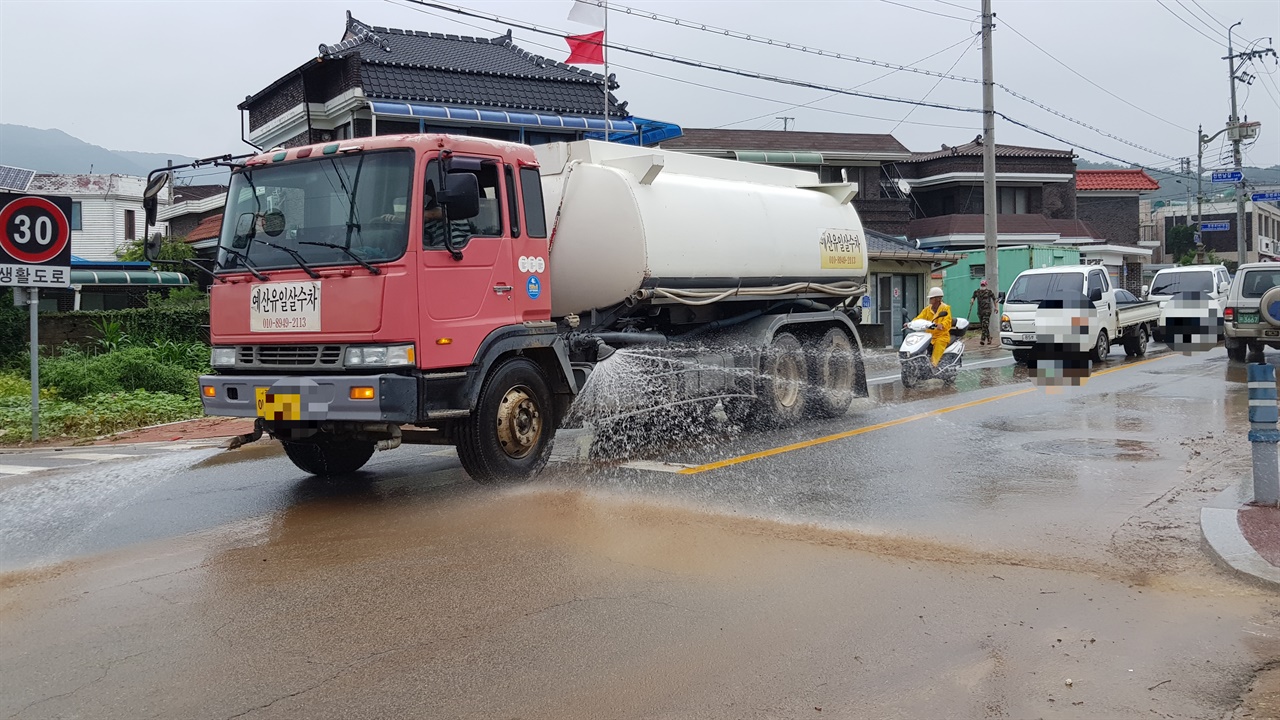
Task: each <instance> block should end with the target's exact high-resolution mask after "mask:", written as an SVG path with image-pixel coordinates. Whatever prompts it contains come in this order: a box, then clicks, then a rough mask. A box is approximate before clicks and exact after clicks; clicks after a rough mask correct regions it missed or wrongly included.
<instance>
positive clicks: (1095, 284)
mask: <svg viewBox="0 0 1280 720" xmlns="http://www.w3.org/2000/svg"><path fill="white" fill-rule="evenodd" d="M1106 287H1107V286H1106V284H1105V283H1104V282H1103V281H1102V273H1100V272H1098V271H1096V270H1095V271H1093V272H1091V273H1089V289H1088V292H1087V294H1088V295H1090V296H1092V295H1093V291H1094V290H1097V291H1098V292H1103V291H1104V290H1106Z"/></svg>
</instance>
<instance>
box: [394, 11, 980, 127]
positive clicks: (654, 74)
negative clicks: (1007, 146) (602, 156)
mask: <svg viewBox="0 0 1280 720" xmlns="http://www.w3.org/2000/svg"><path fill="white" fill-rule="evenodd" d="M414 1H415V0H404V2H414ZM385 2H388V3H390V4H392V5H396V6H399V7H403V8H405V9H406V10H413V11H414V12H419V13H422V14H424V15H430V16H431V17H436V18H440V19H442V20H449V21H450V22H455V23H457V24H459V25H462V26H464V27H469V28H475V29H477V30H483V31H485V32H488V31H489V28H485V27H482V26H480V25H475V24H472V23H468V22H463V21H461V20H457V19H455V18H450V17H447V16H444V15H440V14H438V13H433V12H431V11H429V10H424V9H422V8H420V7H413V6H411V5H405V4H403V3H402V2H396V0H385ZM961 42H967V41H961ZM523 44H524V45H528V46H532V47H539V48H543V49H546V50H552V51H560V50H563V48H558V47H552V46H550V45H544V44H542V43H539V42H534V41H525V42H523ZM958 44H959V43H957V45H958ZM952 47H954V46H952ZM948 49H950V48H948ZM930 57H932V56H930ZM609 65H610V67H618V68H622V69H623V70H630V71H632V72H638V73H641V74H644V75H649V76H652V77H656V78H661V79H663V80H670V81H671V82H678V83H682V84H685V85H692V86H693V87H699V88H703V89H706V90H715V91H717V92H722V93H727V94H729V95H737V96H739V97H745V98H751V99H753V100H764V101H766V102H772V103H785V102H786V101H785V100H778V99H777V98H770V97H765V96H762V95H755V94H753V93H748V92H742V91H740V90H730V89H728V88H724V87H719V86H716V85H708V84H706V83H700V82H696V81H694V80H688V79H686V78H678V77H673V76H671V75H664V74H662V73H659V72H653V71H651V70H642V69H640V68H637V67H632V66H628V65H624V64H622V63H617V62H613V61H610V63H609ZM881 77H885V76H881ZM872 82H874V81H872ZM863 84H864V85H865V84H866V83H863ZM856 87H860V86H856ZM842 94H844V92H843V89H841V90H840V91H838V92H832V93H831V94H829V95H826V96H824V97H821V98H818V100H814V101H813V102H821V101H822V100H826V99H828V98H832V97H836V96H838V95H842ZM794 107H809V109H811V110H817V111H818V112H824V113H829V114H832V115H840V116H843V117H854V118H860V119H863V120H879V121H882V122H897V120H896V119H895V118H887V117H878V116H875V115H863V114H861V113H855V112H848V111H845V110H834V109H831V108H822V107H812V103H806V104H804V105H797V106H794ZM776 112H782V111H781V110H773V111H770V112H768V113H764V114H762V115H757V116H756V117H753V118H748V119H746V120H741V121H738V122H735V123H730V124H731V125H739V124H742V123H746V122H752V121H754V120H760V119H762V118H764V117H767V116H770V115H773V114H774V113H776ZM905 124H907V125H919V126H921V127H940V128H950V129H955V130H969V129H972V126H970V125H950V124H946V123H929V122H919V121H914V120H911V121H906V122H905ZM720 127H727V126H723V125H722V126H720Z"/></svg>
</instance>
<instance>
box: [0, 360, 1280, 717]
mask: <svg viewBox="0 0 1280 720" xmlns="http://www.w3.org/2000/svg"><path fill="white" fill-rule="evenodd" d="M1278 357H1280V356H1278ZM1273 359H1274V358H1273ZM1023 373H1024V371H1022V370H1020V369H1016V368H1013V367H1011V366H1008V365H1002V364H1001V363H992V364H990V365H988V366H983V367H973V368H972V369H970V370H967V371H966V372H965V374H964V375H963V376H962V377H961V378H960V379H959V380H958V382H957V384H956V387H955V388H944V387H941V386H925V387H922V388H919V389H915V390H910V391H906V390H903V389H902V388H901V387H900V386H898V385H896V384H895V383H892V382H891V381H890V382H884V383H881V384H876V385H875V386H874V388H873V397H872V398H871V399H869V400H866V401H859V402H858V403H857V404H856V405H855V407H854V408H853V410H852V411H851V413H850V414H849V415H848V416H847V417H844V418H840V419H838V420H833V421H829V422H824V423H814V424H809V425H806V426H804V427H801V428H795V429H792V430H788V431H785V432H770V433H743V434H740V435H737V436H731V437H727V438H719V439H714V440H703V441H697V442H693V443H690V444H687V445H686V446H684V447H666V448H662V447H657V448H648V449H647V453H646V457H645V458H644V459H643V460H641V461H634V462H631V463H628V464H626V465H614V466H601V465H593V464H584V463H580V462H573V461H571V460H570V459H569V458H570V456H571V455H572V452H571V451H563V450H561V451H560V452H558V455H560V456H561V457H563V458H565V462H561V463H557V464H556V465H555V466H554V467H553V468H552V470H551V471H550V472H548V473H547V474H546V475H545V476H544V477H543V478H542V479H540V480H539V481H538V482H535V483H532V484H529V485H527V486H523V487H515V488H499V489H494V488H486V487H481V486H477V485H475V484H473V483H471V482H470V481H469V480H467V479H466V478H465V476H464V475H463V473H462V472H461V470H460V469H459V468H458V464H457V460H456V457H455V456H454V454H453V452H452V451H451V450H448V449H441V448H414V447H408V448H402V449H400V450H397V451H394V452H390V453H380V454H378V455H377V456H375V458H374V460H373V462H371V463H370V465H369V466H367V470H366V472H364V473H362V474H361V476H360V477H359V478H358V480H357V481H356V482H352V483H347V484H343V485H334V484H330V483H326V482H323V481H319V480H316V479H311V478H307V477H305V476H303V475H302V474H301V473H300V472H299V471H297V470H295V469H294V468H293V466H292V465H290V464H289V463H288V462H287V460H285V459H283V458H282V457H281V456H280V455H279V454H278V452H277V451H276V450H275V449H274V448H272V447H271V446H263V447H261V448H253V449H251V450H250V451H249V452H248V454H240V455H232V454H219V453H215V452H212V451H192V452H186V453H173V454H172V455H167V456H158V457H147V458H142V459H125V460H119V461H112V462H106V463H103V464H101V465H98V466H94V467H93V468H91V469H88V470H84V469H80V470H77V471H74V472H73V471H66V472H63V473H53V474H48V473H41V474H34V475H26V476H20V477H15V478H6V479H4V480H0V569H4V570H8V572H7V573H6V574H4V575H0V717H21V718H41V717H68V716H83V717H90V716H91V717H122V718H123V717H129V718H133V717H209V718H230V717H250V718H257V717H278V716H288V715H294V716H297V715H301V716H306V717H526V718H542V717H546V718H557V717H584V718H585V717H592V718H598V717H654V718H684V717H709V718H710V717H717V718H718V717H725V718H742V717H750V718H754V717H761V718H763V717H822V716H828V717H830V716H835V717H961V718H971V717H972V718H979V717H984V718H985V717H1138V716H1142V717H1148V716H1152V715H1153V714H1154V715H1155V716H1160V717H1194V718H1201V717H1206V718H1217V717H1228V716H1230V714H1231V713H1233V712H1243V711H1241V710H1239V709H1238V708H1237V706H1238V705H1239V703H1240V699H1241V698H1242V697H1244V696H1245V695H1246V693H1247V692H1248V690H1249V688H1250V685H1251V683H1252V682H1253V678H1254V677H1255V674H1256V673H1257V672H1258V671H1259V670H1260V669H1262V668H1265V667H1267V666H1268V665H1269V664H1271V663H1273V662H1275V661H1276V660H1280V638H1278V636H1280V602H1277V598H1276V596H1275V594H1274V593H1273V592H1270V591H1268V590H1263V589H1257V588H1254V587H1251V586H1248V585H1245V584H1242V583H1240V582H1239V581H1237V580H1235V579H1233V578H1232V577H1231V576H1228V575H1227V574H1225V573H1223V572H1222V571H1220V570H1218V569H1217V568H1216V567H1215V566H1213V565H1212V564H1211V563H1210V562H1209V561H1208V560H1207V559H1206V556H1205V555H1204V553H1203V551H1202V550H1201V548H1200V544H1199V542H1200V541H1199V536H1198V531H1197V529H1196V526H1195V524H1194V521H1195V517H1196V513H1197V512H1198V509H1199V508H1200V507H1201V506H1202V505H1204V504H1207V503H1208V502H1209V499H1210V498H1212V497H1213V496H1214V495H1215V494H1216V493H1217V492H1218V491H1220V490H1222V489H1224V488H1227V487H1229V486H1233V485H1237V484H1239V482H1240V481H1242V480H1244V479H1246V478H1247V477H1248V447H1247V444H1245V443H1242V442H1241V440H1242V438H1243V434H1244V431H1245V427H1244V426H1245V423H1244V422H1243V420H1244V417H1245V413H1246V407H1247V402H1246V398H1245V384H1244V380H1245V379H1244V377H1243V367H1242V366H1238V365H1234V366H1233V365H1230V364H1228V362H1227V360H1226V357H1225V354H1224V353H1223V351H1222V350H1217V351H1215V352H1213V353H1210V354H1208V355H1205V356H1197V357H1190V358H1188V357H1183V356H1172V355H1165V356H1153V357H1152V358H1150V359H1148V360H1146V361H1139V362H1134V363H1124V362H1123V361H1122V360H1121V358H1120V356H1119V355H1116V356H1113V362H1112V363H1111V364H1110V365H1109V367H1108V371H1107V372H1104V373H1099V374H1097V375H1096V376H1095V377H1093V378H1091V379H1090V380H1089V382H1088V383H1087V384H1086V385H1085V386H1084V387H1081V388H1066V389H1062V390H1060V391H1057V392H1050V391H1048V390H1046V389H1044V388H1036V387H1033V386H1032V385H1030V384H1029V383H1027V382H1026V380H1025V376H1024V374H1023ZM872 375H873V378H874V377H876V376H875V374H874V372H873V373H872ZM566 444H567V443H566ZM241 452H244V451H241ZM1068 679H1070V680H1071V684H1070V686H1068V685H1067V680H1068ZM1165 681H1168V682H1165ZM1273 686H1274V683H1273Z"/></svg>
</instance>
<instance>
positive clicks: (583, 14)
mask: <svg viewBox="0 0 1280 720" xmlns="http://www.w3.org/2000/svg"><path fill="white" fill-rule="evenodd" d="M569 20H570V21H571V22H576V23H581V24H583V25H589V26H591V27H594V28H600V30H598V31H596V32H592V33H587V34H585V35H568V36H566V37H565V39H564V40H565V42H567V43H569V59H568V60H565V62H566V63H568V64H570V65H603V64H604V27H605V7H604V0H573V8H572V9H571V10H569Z"/></svg>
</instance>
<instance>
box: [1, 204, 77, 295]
mask: <svg viewBox="0 0 1280 720" xmlns="http://www.w3.org/2000/svg"><path fill="white" fill-rule="evenodd" d="M70 284H71V198H66V197H45V196H40V195H14V194H11V193H0V285H12V286H18V287H67V286H68V285H70Z"/></svg>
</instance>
